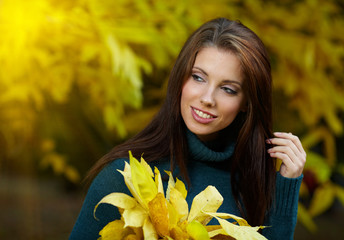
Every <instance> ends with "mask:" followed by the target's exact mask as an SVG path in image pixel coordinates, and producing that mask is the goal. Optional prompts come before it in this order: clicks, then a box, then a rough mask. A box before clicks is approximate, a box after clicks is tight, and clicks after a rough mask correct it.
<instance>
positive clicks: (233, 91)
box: [221, 87, 238, 95]
mask: <svg viewBox="0 0 344 240" xmlns="http://www.w3.org/2000/svg"><path fill="white" fill-rule="evenodd" d="M221 89H222V90H224V91H225V92H226V93H228V94H231V95H236V94H237V93H238V92H237V91H235V90H233V89H231V88H229V87H221Z"/></svg>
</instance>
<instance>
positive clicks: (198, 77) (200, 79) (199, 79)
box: [191, 74, 204, 82]
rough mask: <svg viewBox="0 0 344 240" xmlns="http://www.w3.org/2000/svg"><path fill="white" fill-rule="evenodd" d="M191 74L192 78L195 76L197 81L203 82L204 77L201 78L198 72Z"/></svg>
mask: <svg viewBox="0 0 344 240" xmlns="http://www.w3.org/2000/svg"><path fill="white" fill-rule="evenodd" d="M191 76H192V78H193V79H194V80H195V81H197V82H203V81H204V80H203V78H201V77H200V76H198V75H197V74H192V75H191Z"/></svg>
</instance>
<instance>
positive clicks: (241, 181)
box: [70, 18, 306, 239]
mask: <svg viewBox="0 0 344 240" xmlns="http://www.w3.org/2000/svg"><path fill="white" fill-rule="evenodd" d="M271 80H272V79H271V69H270V63H269V60H268V55H267V53H266V50H265V47H264V45H263V43H262V42H261V40H260V39H259V38H258V37H257V36H256V35H255V34H254V33H253V32H252V31H251V30H250V29H248V28H247V27H245V26H244V25H242V24H241V23H239V22H236V21H230V20H228V19H224V18H219V19H215V20H212V21H210V22H207V23H205V24H204V25H202V26H201V27H200V28H199V29H197V30H196V31H195V32H194V33H193V34H192V35H191V36H190V38H189V39H188V40H187V42H186V43H185V45H184V47H183V48H182V50H181V52H180V54H179V56H178V58H177V60H176V63H175V65H174V68H173V69H172V72H171V75H170V79H169V85H168V89H167V96H166V100H165V102H164V104H163V106H162V107H161V109H160V111H159V112H158V114H157V115H156V116H155V117H154V119H153V120H152V121H151V123H150V124H149V125H148V126H147V127H146V128H145V129H144V130H143V131H141V132H140V133H139V134H138V135H136V136H135V137H133V138H132V139H130V140H128V141H127V142H125V143H124V144H122V145H119V146H117V147H115V148H113V149H112V150H111V151H110V152H109V153H108V154H107V155H106V156H104V157H103V158H102V159H101V160H99V161H98V162H97V163H96V165H95V166H94V167H93V168H92V169H91V171H90V177H91V178H92V179H93V178H94V180H93V182H92V184H91V186H90V188H89V191H88V193H87V196H86V198H85V202H84V205H83V207H82V210H81V212H80V215H79V218H78V220H77V222H76V224H75V226H74V229H73V231H72V234H71V236H70V239H96V238H97V237H98V233H99V231H100V230H101V229H102V228H103V227H104V226H105V225H106V224H107V223H108V222H110V221H113V220H114V219H116V218H119V217H120V215H119V213H118V211H117V210H116V209H115V208H114V207H113V206H110V205H107V204H102V205H100V206H99V207H98V209H97V216H98V218H99V221H97V220H96V219H95V218H94V217H93V210H94V207H95V205H96V204H97V203H98V202H99V201H100V200H101V199H102V198H103V197H104V196H106V195H107V194H109V193H112V192H124V193H126V194H129V191H128V190H127V188H126V186H125V184H124V181H123V177H122V175H121V174H120V173H118V171H116V170H117V169H121V170H122V169H123V168H124V161H125V160H127V157H128V151H129V150H131V151H132V152H133V155H134V156H136V157H139V156H141V154H142V153H144V157H145V160H146V161H148V162H150V163H151V164H152V165H154V166H157V167H158V168H159V169H160V171H162V170H173V173H174V175H175V176H176V175H181V176H182V177H183V179H184V180H185V181H187V182H188V186H189V189H188V196H187V201H188V203H189V205H190V204H191V201H192V199H193V198H194V197H195V195H196V194H198V193H199V192H201V191H202V190H204V189H205V188H206V187H207V186H208V185H213V186H215V187H216V188H217V189H218V190H219V192H220V193H221V195H222V196H223V197H224V203H223V204H222V206H221V207H220V209H219V212H227V213H232V214H236V215H240V216H242V217H244V218H245V219H246V220H248V222H249V223H250V224H251V225H253V226H256V225H265V226H270V227H269V228H266V229H263V231H262V233H263V235H265V236H266V237H267V238H268V239H292V238H293V233H294V228H295V225H296V215H297V204H298V193H299V188H300V184H301V181H302V170H303V167H304V164H305V161H306V154H305V151H304V150H303V148H302V145H301V143H300V141H299V139H298V138H297V137H296V136H293V135H292V134H290V133H274V134H273V133H272V114H271V112H272V110H271V109H272V107H271V87H272V82H271ZM276 158H279V159H281V160H282V165H281V167H280V169H279V171H278V172H277V173H276ZM115 213H116V214H117V215H116V214H115Z"/></svg>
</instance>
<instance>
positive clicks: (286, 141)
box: [269, 138, 302, 157]
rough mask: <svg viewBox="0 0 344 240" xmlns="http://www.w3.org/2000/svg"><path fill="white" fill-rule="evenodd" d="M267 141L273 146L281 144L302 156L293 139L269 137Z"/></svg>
mask: <svg viewBox="0 0 344 240" xmlns="http://www.w3.org/2000/svg"><path fill="white" fill-rule="evenodd" d="M269 142H270V143H271V144H273V145H275V146H274V147H277V146H283V147H287V148H290V149H291V150H292V151H293V152H294V154H295V155H296V156H299V157H302V152H300V151H299V149H298V148H297V146H296V145H295V143H294V142H293V141H291V140H290V139H286V138H271V139H269ZM274 147H272V148H274ZM272 148H270V149H272Z"/></svg>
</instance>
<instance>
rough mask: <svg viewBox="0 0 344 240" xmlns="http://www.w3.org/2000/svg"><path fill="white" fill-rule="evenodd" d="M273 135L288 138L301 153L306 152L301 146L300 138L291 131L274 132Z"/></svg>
mask: <svg viewBox="0 0 344 240" xmlns="http://www.w3.org/2000/svg"><path fill="white" fill-rule="evenodd" d="M274 135H275V136H276V137H279V138H284V139H289V140H290V141H292V142H293V143H294V144H295V146H296V147H297V148H298V150H299V151H300V152H301V153H302V154H306V152H305V150H304V149H303V147H302V143H301V141H300V139H299V138H298V137H297V136H295V135H293V134H292V133H284V132H275V133H274Z"/></svg>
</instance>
